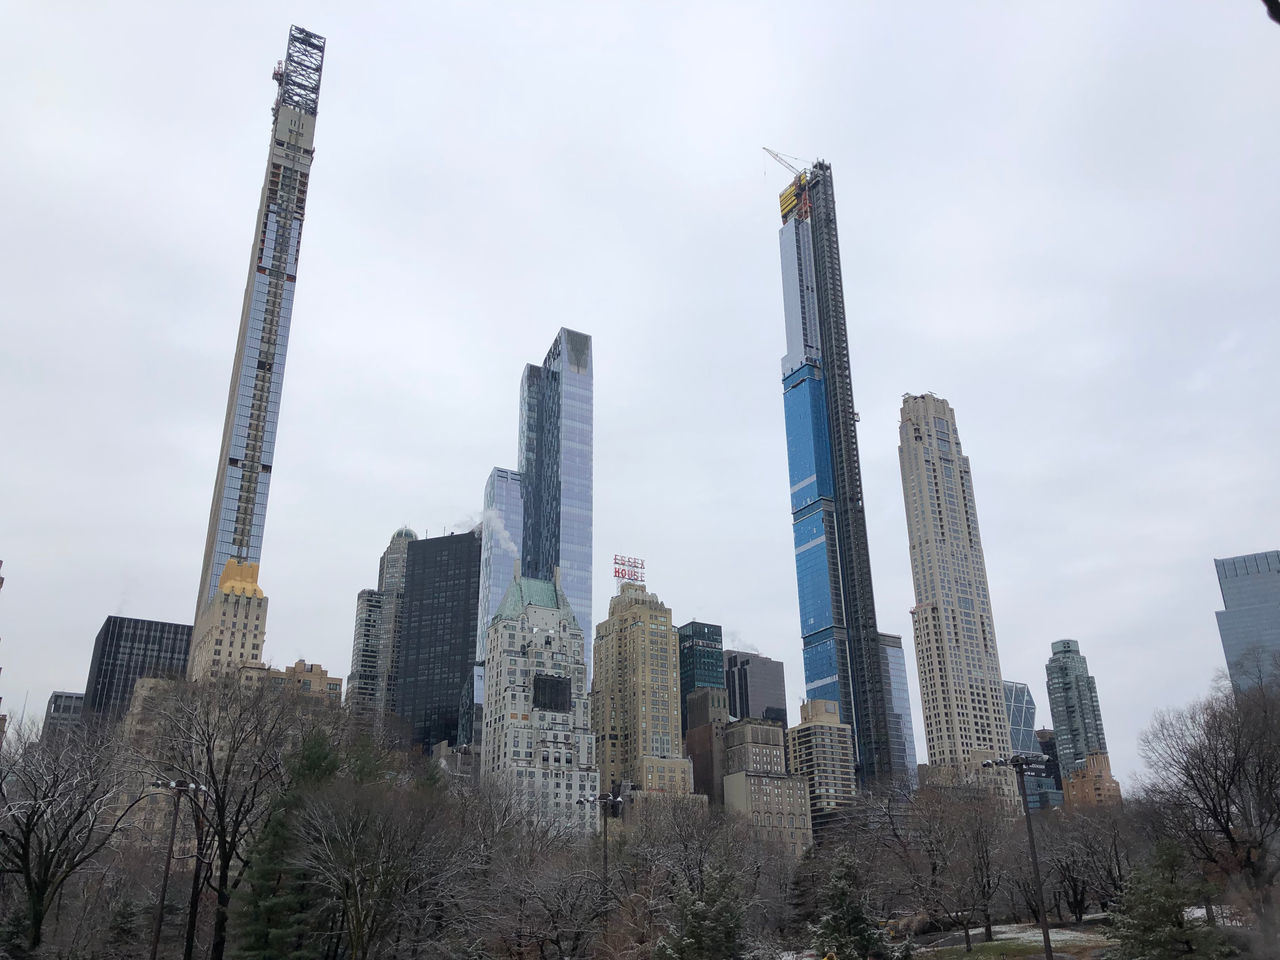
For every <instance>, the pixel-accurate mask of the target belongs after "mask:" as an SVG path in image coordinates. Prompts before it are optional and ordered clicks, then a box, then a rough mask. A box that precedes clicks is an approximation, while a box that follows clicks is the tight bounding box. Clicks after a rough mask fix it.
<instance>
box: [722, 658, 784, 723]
mask: <svg viewBox="0 0 1280 960" xmlns="http://www.w3.org/2000/svg"><path fill="white" fill-rule="evenodd" d="M724 685H725V687H726V688H727V689H728V691H729V714H730V716H732V717H733V718H734V719H735V720H745V719H746V718H747V717H756V718H758V719H762V720H776V721H777V722H778V723H781V724H782V725H783V726H786V723H787V683H786V678H785V676H784V671H783V665H782V661H781V660H773V659H771V658H769V657H765V656H761V655H760V654H758V653H743V652H742V651H740V650H726V651H724Z"/></svg>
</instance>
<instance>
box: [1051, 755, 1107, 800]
mask: <svg viewBox="0 0 1280 960" xmlns="http://www.w3.org/2000/svg"><path fill="white" fill-rule="evenodd" d="M1121 799H1122V798H1121V796H1120V784H1119V782H1118V781H1117V780H1116V778H1115V777H1113V776H1112V775H1111V758H1110V757H1109V756H1107V754H1105V753H1091V754H1089V755H1088V756H1087V757H1085V758H1084V765H1083V766H1079V767H1076V769H1074V770H1069V771H1066V772H1065V773H1064V774H1063V777H1062V805H1063V807H1064V808H1065V809H1067V810H1086V809H1089V808H1090V807H1106V806H1110V805H1112V804H1116V803H1120V802H1121Z"/></svg>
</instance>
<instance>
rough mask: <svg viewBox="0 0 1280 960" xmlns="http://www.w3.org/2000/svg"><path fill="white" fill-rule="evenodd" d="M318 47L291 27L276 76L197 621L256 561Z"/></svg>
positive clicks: (315, 98)
mask: <svg viewBox="0 0 1280 960" xmlns="http://www.w3.org/2000/svg"><path fill="white" fill-rule="evenodd" d="M324 45H325V41H324V37H321V36H318V35H317V34H314V33H312V32H310V31H309V30H304V29H302V28H301V27H296V26H295V27H290V29H289V46H288V51H287V52H286V54H285V58H284V59H283V60H281V61H279V62H278V63H277V64H276V68H275V73H274V75H273V79H274V80H275V81H276V83H277V84H278V86H279V91H278V93H277V95H276V101H275V106H274V107H273V108H272V118H273V123H272V133H271V146H270V151H269V154H268V160H267V171H266V177H265V178H264V182H263V185H262V196H261V200H260V201H259V204H258V216H257V220H255V221H254V240H253V249H252V251H251V253H250V258H249V280H248V283H247V284H246V286H245V291H244V303H243V306H242V308H241V312H240V333H239V337H238V339H237V341H236V354H235V362H234V365H233V367H232V371H231V389H230V394H229V396H228V398H227V416H226V421H225V423H224V424H223V428H222V449H221V452H220V453H219V455H218V474H217V481H216V482H215V484H214V490H213V504H212V506H211V507H210V510H209V532H208V536H207V538H206V540H205V547H204V562H203V564H202V565H201V569H200V589H199V593H198V595H197V598H196V619H197V622H198V621H199V618H200V614H201V612H202V611H203V610H204V609H205V607H206V606H208V605H209V603H210V601H212V600H213V599H215V597H216V596H217V595H218V593H219V582H220V581H221V579H222V575H223V572H224V569H225V568H226V566H227V564H228V561H233V560H234V561H239V562H240V563H241V564H246V563H251V564H255V565H256V564H257V563H258V561H259V558H260V557H261V554H262V531H263V525H264V523H265V522H266V513H267V492H268V490H269V488H270V485H271V464H272V460H273V459H274V453H275V441H276V421H277V418H278V417H279V412H280V390H281V386H282V384H283V381H284V362H285V353H286V351H287V349H288V345H289V321H290V319H291V316H292V313H293V295H294V286H295V283H296V280H297V272H298V250H299V246H300V244H301V241H302V220H303V214H304V212H305V210H306V204H307V185H308V179H309V177H310V171H311V160H312V154H313V152H314V147H313V143H314V138H315V125H316V110H317V107H318V106H319V100H320V73H321V69H322V67H323V65H324Z"/></svg>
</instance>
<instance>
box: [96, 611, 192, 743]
mask: <svg viewBox="0 0 1280 960" xmlns="http://www.w3.org/2000/svg"><path fill="white" fill-rule="evenodd" d="M190 650H191V627H190V626H189V625H188V624H185V623H162V622H160V621H157V620H138V619H134V618H133V617H114V616H112V617H107V619H106V620H104V621H103V623H102V627H101V629H100V630H98V635H97V636H96V637H95V638H94V640H93V657H92V659H91V660H90V661H89V676H88V678H87V679H86V680H85V685H84V711H83V712H84V715H85V717H86V718H88V717H94V718H97V719H100V720H106V721H109V722H110V721H115V720H118V719H119V718H120V717H122V716H123V715H124V713H125V712H126V711H127V710H128V709H129V703H130V701H131V699H132V698H133V686H134V683H136V682H137V681H138V680H139V679H141V678H144V677H148V678H150V677H156V678H163V679H180V678H182V677H185V676H186V675H187V657H188V655H189V653H190Z"/></svg>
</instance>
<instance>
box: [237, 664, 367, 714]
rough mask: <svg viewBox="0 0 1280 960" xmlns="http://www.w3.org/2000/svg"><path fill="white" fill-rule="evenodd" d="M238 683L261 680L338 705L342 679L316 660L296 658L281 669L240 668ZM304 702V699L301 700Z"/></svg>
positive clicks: (334, 705) (309, 697) (339, 703)
mask: <svg viewBox="0 0 1280 960" xmlns="http://www.w3.org/2000/svg"><path fill="white" fill-rule="evenodd" d="M241 682H242V683H264V684H270V685H271V686H273V687H279V688H281V689H284V688H286V687H287V688H291V689H293V690H296V691H298V693H299V694H301V695H302V696H303V697H305V698H307V699H308V700H313V701H316V702H319V703H323V704H325V705H327V706H331V707H334V708H335V709H336V708H337V707H340V706H341V705H342V678H341V677H331V676H329V671H328V670H326V669H325V668H324V667H322V666H321V665H320V664H318V663H307V662H306V661H305V660H297V661H295V662H294V663H292V664H290V665H289V666H287V667H285V668H284V669H282V670H277V669H275V668H274V667H261V668H259V669H257V670H252V669H247V668H246V669H245V670H242V671H241ZM303 702H305V701H303Z"/></svg>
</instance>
